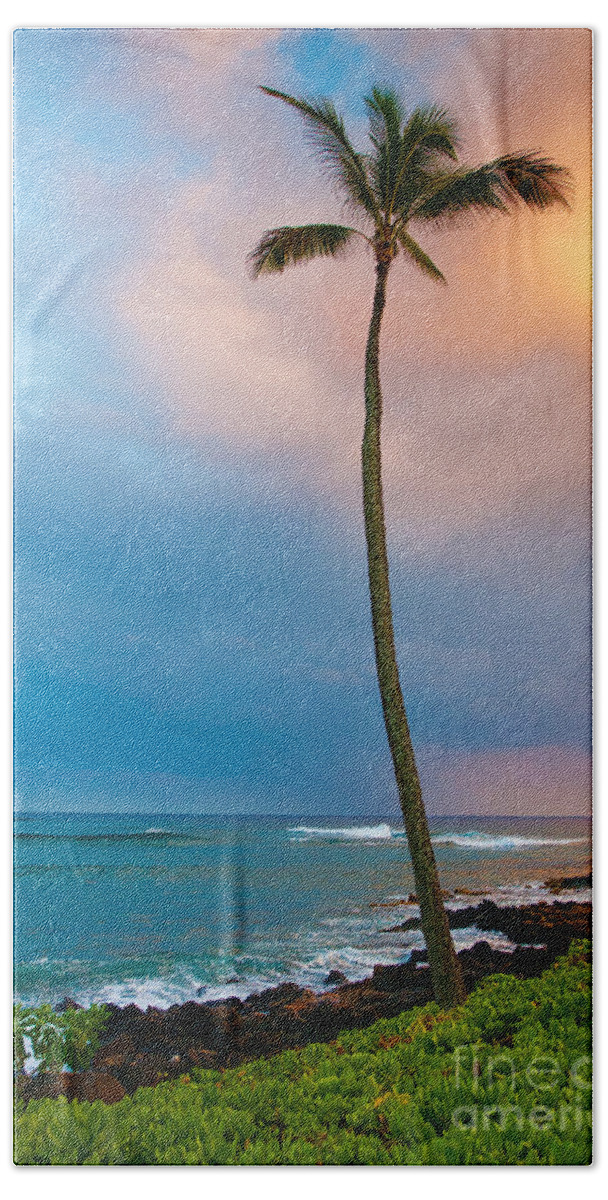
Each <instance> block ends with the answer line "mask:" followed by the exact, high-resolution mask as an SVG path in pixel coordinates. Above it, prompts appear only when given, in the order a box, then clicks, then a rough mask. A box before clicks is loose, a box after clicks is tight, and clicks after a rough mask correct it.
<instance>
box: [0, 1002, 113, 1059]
mask: <svg viewBox="0 0 608 1200" xmlns="http://www.w3.org/2000/svg"><path fill="white" fill-rule="evenodd" d="M108 1016H109V1012H108V1009H107V1008H106V1007H105V1005H98V1004H92V1005H91V1007H90V1008H68V1009H66V1011H65V1012H62V1013H58V1012H55V1011H54V1009H52V1008H51V1006H50V1004H41V1005H39V1006H38V1007H37V1008H27V1007H25V1006H24V1005H22V1004H16V1005H15V1006H14V1010H13V1021H14V1047H15V1051H14V1053H15V1070H16V1071H21V1070H23V1065H24V1062H25V1059H26V1057H27V1055H26V1049H25V1038H29V1039H30V1042H31V1044H32V1052H33V1055H34V1057H35V1058H36V1059H38V1060H39V1061H38V1068H37V1069H38V1070H39V1071H61V1070H63V1068H64V1066H65V1067H69V1069H70V1070H71V1071H86V1070H87V1068H88V1067H90V1065H91V1063H92V1061H93V1056H94V1054H95V1051H96V1050H97V1047H98V1046H99V1034H100V1033H101V1030H102V1029H103V1027H104V1025H105V1024H106V1022H107V1020H108Z"/></svg>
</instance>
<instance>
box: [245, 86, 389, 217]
mask: <svg viewBox="0 0 608 1200" xmlns="http://www.w3.org/2000/svg"><path fill="white" fill-rule="evenodd" d="M261 91H263V92H265V93H266V95H267V96H273V97H274V98H275V99H277V100H283V101H284V102H285V104H289V105H291V107H292V108H295V109H297V111H298V112H300V113H301V114H302V116H303V117H304V118H305V120H306V121H307V122H308V125H309V129H310V134H311V140H312V143H313V145H314V147H315V149H316V150H317V151H318V152H319V153H320V155H321V158H322V159H323V161H324V162H325V163H326V165H327V166H328V167H329V168H330V170H331V172H332V174H333V175H334V177H335V178H337V180H338V182H339V183H340V185H341V186H342V188H343V189H344V190H345V192H346V194H347V197H348V199H349V200H350V201H351V203H352V202H354V203H355V204H356V205H359V206H360V207H361V208H363V209H365V211H366V212H367V213H368V215H369V216H371V217H372V219H373V220H376V219H377V216H378V207H377V204H376V201H375V197H374V194H373V191H372V188H371V186H370V182H369V179H368V177H367V171H366V166H365V156H364V155H362V154H358V153H357V151H356V150H355V148H354V146H353V145H352V143H351V142H350V140H349V138H348V136H347V134H346V130H345V128H344V122H343V120H342V117H340V116H339V114H338V113H337V112H336V109H335V108H334V105H333V104H332V103H331V101H330V100H318V101H312V100H304V99H298V97H296V96H288V95H287V94H286V93H285V92H278V91H277V90H276V89H275V88H269V87H262V88H261Z"/></svg>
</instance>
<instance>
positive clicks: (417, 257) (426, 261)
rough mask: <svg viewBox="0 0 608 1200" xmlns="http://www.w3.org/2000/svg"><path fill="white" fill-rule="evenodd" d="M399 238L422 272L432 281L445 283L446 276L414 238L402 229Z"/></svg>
mask: <svg viewBox="0 0 608 1200" xmlns="http://www.w3.org/2000/svg"><path fill="white" fill-rule="evenodd" d="M397 237H398V239H399V242H400V243H401V246H402V247H403V249H404V250H405V253H406V254H409V256H410V258H413V260H414V262H415V263H416V266H417V267H420V269H421V271H424V272H425V274H426V275H430V277H431V279H436V280H438V282H439V283H445V281H446V280H445V275H443V274H442V272H441V271H440V270H439V267H436V266H435V263H434V262H433V260H432V258H429V256H428V254H425V252H424V250H423V249H422V247H421V246H419V245H418V242H415V241H414V239H413V237H410V235H409V233H407V232H406V230H405V229H402V230H401V231H400V232H399V233H398V234H397Z"/></svg>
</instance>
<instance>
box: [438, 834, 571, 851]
mask: <svg viewBox="0 0 608 1200" xmlns="http://www.w3.org/2000/svg"><path fill="white" fill-rule="evenodd" d="M431 841H432V842H434V844H435V845H436V846H460V847H462V848H463V849H465V850H521V849H525V848H526V847H527V846H576V845H581V844H583V843H584V842H586V841H587V838H531V837H520V836H517V835H516V834H492V833H478V832H477V831H476V830H471V831H470V832H469V833H438V834H435V836H434V837H432V838H431Z"/></svg>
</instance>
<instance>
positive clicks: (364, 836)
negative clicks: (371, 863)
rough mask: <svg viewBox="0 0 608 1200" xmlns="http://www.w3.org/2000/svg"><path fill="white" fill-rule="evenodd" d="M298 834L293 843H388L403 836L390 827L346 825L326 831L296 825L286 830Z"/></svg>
mask: <svg viewBox="0 0 608 1200" xmlns="http://www.w3.org/2000/svg"><path fill="white" fill-rule="evenodd" d="M288 832H289V833H294V834H299V835H300V837H298V838H297V839H295V838H294V839H293V840H294V841H295V840H297V841H303V842H304V841H309V840H311V839H312V838H327V839H329V840H339V841H342V840H344V841H366V842H388V841H390V840H391V838H393V837H399V836H403V831H402V830H393V829H391V827H390V825H387V824H386V823H383V824H381V825H347V826H345V827H344V828H340V829H327V828H325V827H322V826H317V825H296V826H294V827H293V828H291V829H289V830H288Z"/></svg>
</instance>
